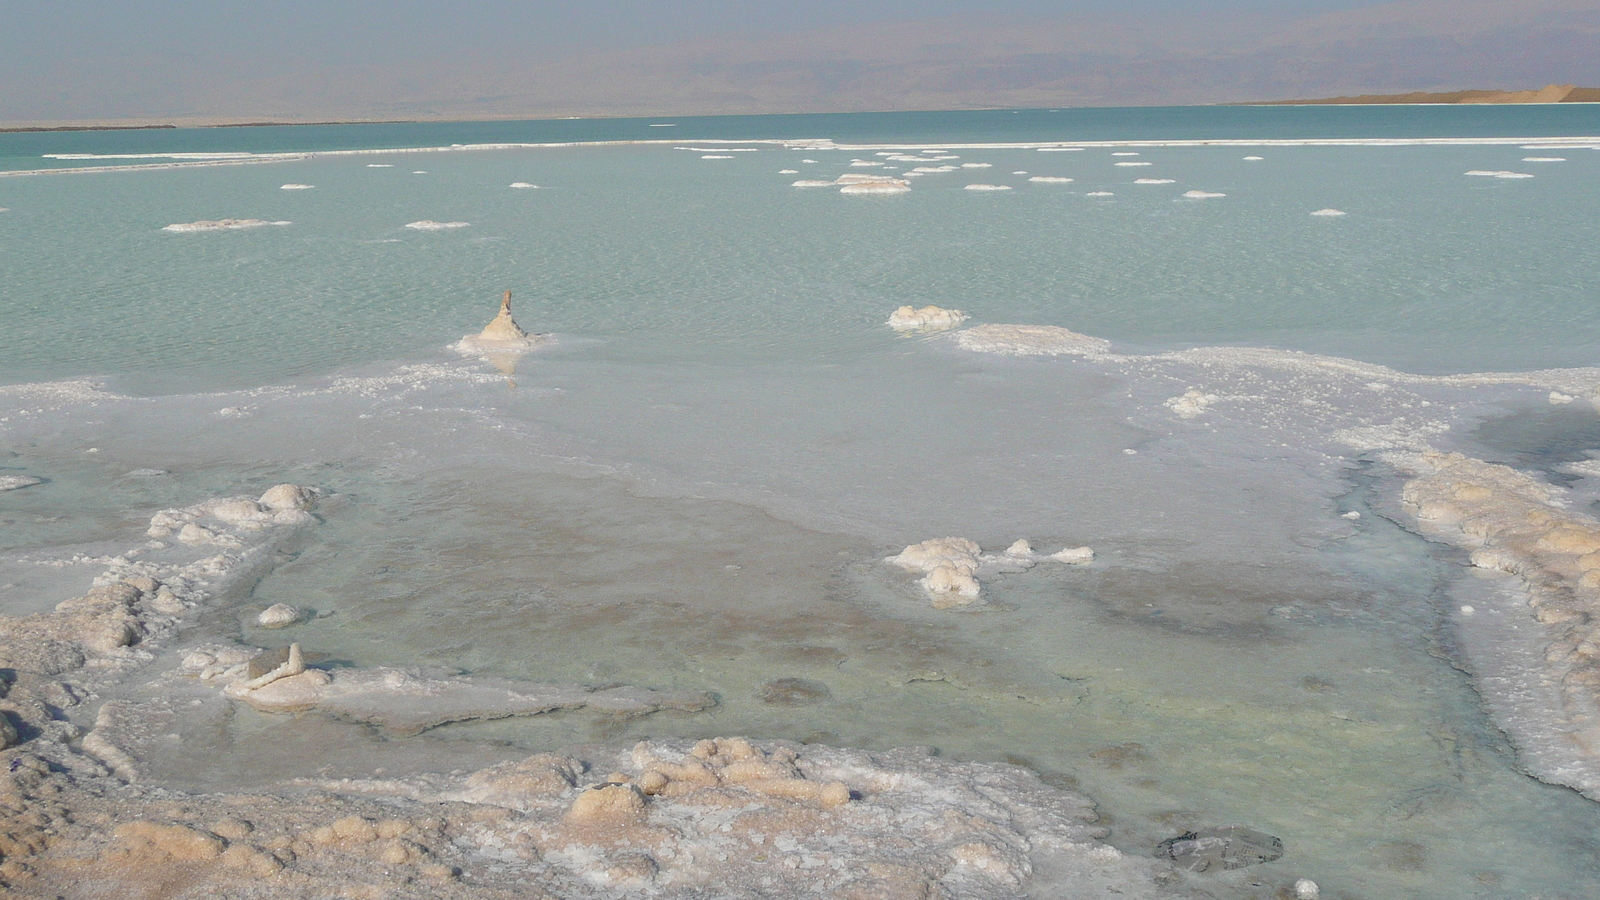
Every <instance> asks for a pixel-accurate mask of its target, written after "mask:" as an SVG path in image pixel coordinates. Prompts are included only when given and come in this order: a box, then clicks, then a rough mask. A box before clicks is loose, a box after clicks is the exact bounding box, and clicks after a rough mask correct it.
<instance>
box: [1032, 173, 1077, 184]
mask: <svg viewBox="0 0 1600 900" xmlns="http://www.w3.org/2000/svg"><path fill="white" fill-rule="evenodd" d="M1028 180H1029V181H1037V182H1038V183H1040V184H1070V183H1071V182H1072V179H1071V178H1060V177H1057V176H1055V175H1035V176H1033V177H1032V178H1029V179H1028Z"/></svg>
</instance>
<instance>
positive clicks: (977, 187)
mask: <svg viewBox="0 0 1600 900" xmlns="http://www.w3.org/2000/svg"><path fill="white" fill-rule="evenodd" d="M966 189H967V190H969V191H1009V190H1011V185H1009V184H969V185H967V188H966Z"/></svg>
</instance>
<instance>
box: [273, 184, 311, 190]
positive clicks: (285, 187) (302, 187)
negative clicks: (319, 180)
mask: <svg viewBox="0 0 1600 900" xmlns="http://www.w3.org/2000/svg"><path fill="white" fill-rule="evenodd" d="M314 187H316V185H314V184H285V185H279V187H278V190H280V191H309V190H311V189H312V188H314Z"/></svg>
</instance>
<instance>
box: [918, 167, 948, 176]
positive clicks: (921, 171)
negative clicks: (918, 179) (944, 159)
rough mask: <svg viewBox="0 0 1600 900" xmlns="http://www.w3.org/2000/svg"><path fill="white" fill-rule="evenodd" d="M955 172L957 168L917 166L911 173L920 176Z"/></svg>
mask: <svg viewBox="0 0 1600 900" xmlns="http://www.w3.org/2000/svg"><path fill="white" fill-rule="evenodd" d="M955 170H956V167H955V166H917V167H916V168H914V169H912V170H911V171H913V172H915V173H917V174H918V175H932V174H936V173H939V172H954V171H955Z"/></svg>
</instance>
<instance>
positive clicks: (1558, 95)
mask: <svg viewBox="0 0 1600 900" xmlns="http://www.w3.org/2000/svg"><path fill="white" fill-rule="evenodd" d="M1316 103H1328V104H1344V105H1356V104H1372V103H1600V88H1581V87H1577V86H1576V85H1571V84H1550V85H1545V86H1544V87H1542V88H1539V89H1538V90H1536V91H1448V92H1446V93H1442V94H1429V93H1425V92H1423V91H1412V92H1411V93H1409V94H1359V95H1357V96H1354V97H1323V98H1320V99H1316V100H1258V101H1256V102H1255V103H1250V104H1246V105H1248V106H1306V105H1310V104H1316Z"/></svg>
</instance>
